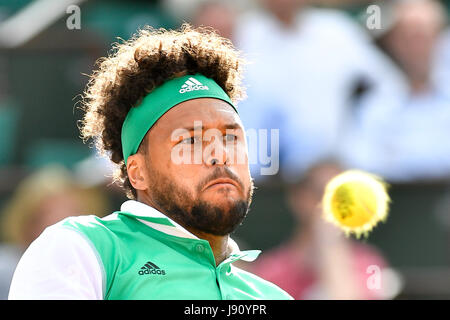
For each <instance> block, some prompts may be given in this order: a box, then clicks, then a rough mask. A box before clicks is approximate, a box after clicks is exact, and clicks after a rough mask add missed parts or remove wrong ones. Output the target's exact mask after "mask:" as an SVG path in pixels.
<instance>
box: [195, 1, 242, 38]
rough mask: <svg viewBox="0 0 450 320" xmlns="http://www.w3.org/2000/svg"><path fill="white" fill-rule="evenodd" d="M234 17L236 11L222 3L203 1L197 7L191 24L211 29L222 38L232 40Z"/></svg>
mask: <svg viewBox="0 0 450 320" xmlns="http://www.w3.org/2000/svg"><path fill="white" fill-rule="evenodd" d="M236 15H237V12H236V9H235V8H234V7H233V6H231V5H229V4H227V3H225V2H223V1H221V2H219V1H205V2H202V3H201V4H200V5H199V6H198V8H197V10H196V12H195V15H194V17H193V21H192V22H193V24H194V25H195V26H208V27H212V28H213V29H214V30H216V31H217V33H218V34H220V35H221V36H222V37H225V38H228V39H232V38H233V32H234V26H235V23H236V21H235V20H236Z"/></svg>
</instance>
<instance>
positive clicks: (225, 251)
mask: <svg viewBox="0 0 450 320" xmlns="http://www.w3.org/2000/svg"><path fill="white" fill-rule="evenodd" d="M186 229H187V230H188V231H189V232H191V233H192V234H194V235H196V236H197V237H198V238H200V239H203V240H206V241H208V242H209V245H210V246H211V249H212V252H213V255H214V260H215V261H216V266H218V265H219V264H220V263H221V262H222V261H224V260H225V259H226V258H228V256H229V255H230V254H231V249H230V246H229V245H228V239H229V236H228V235H225V236H216V235H212V234H210V233H206V232H203V231H199V230H195V229H193V228H189V227H186Z"/></svg>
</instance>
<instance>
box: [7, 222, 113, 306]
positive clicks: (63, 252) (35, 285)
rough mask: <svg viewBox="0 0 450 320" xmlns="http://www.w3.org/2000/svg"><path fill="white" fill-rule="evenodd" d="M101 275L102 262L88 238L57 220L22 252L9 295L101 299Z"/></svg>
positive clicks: (27, 297) (10, 297)
mask: <svg viewBox="0 0 450 320" xmlns="http://www.w3.org/2000/svg"><path fill="white" fill-rule="evenodd" d="M103 277H104V275H103V271H102V266H101V262H100V260H99V259H98V255H97V253H96V251H95V250H94V248H93V247H92V246H91V244H90V243H89V242H88V241H87V239H86V238H85V237H83V236H82V235H81V234H80V233H79V232H75V230H74V229H70V228H65V227H63V226H62V223H57V224H55V225H53V226H50V227H48V228H46V229H45V230H44V232H43V233H42V234H41V235H40V236H39V237H38V238H37V239H36V240H35V241H33V242H32V243H31V245H30V246H29V247H28V248H27V250H26V251H25V252H24V254H23V255H22V257H21V259H20V261H19V263H18V265H17V267H16V270H15V272H14V276H13V279H12V283H11V288H10V293H9V299H102V297H103Z"/></svg>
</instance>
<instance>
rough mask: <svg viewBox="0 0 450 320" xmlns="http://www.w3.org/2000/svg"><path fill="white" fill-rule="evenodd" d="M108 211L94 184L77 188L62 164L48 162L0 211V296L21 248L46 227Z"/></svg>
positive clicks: (11, 273)
mask: <svg viewBox="0 0 450 320" xmlns="http://www.w3.org/2000/svg"><path fill="white" fill-rule="evenodd" d="M107 212H109V203H108V200H107V199H106V198H105V196H104V194H103V193H102V192H101V191H99V189H97V188H95V187H90V188H84V187H80V186H79V185H78V184H76V183H75V180H74V177H73V176H72V174H71V173H70V172H69V171H67V170H66V169H65V168H64V167H61V166H59V165H49V166H47V167H44V168H42V169H40V170H39V171H37V172H34V173H32V174H31V175H30V176H29V177H27V178H26V179H25V180H24V181H23V182H22V183H21V184H20V185H19V186H18V188H17V190H16V191H15V193H14V195H13V197H12V198H11V200H10V201H9V203H7V205H6V206H5V208H4V209H3V212H2V214H1V218H2V221H1V224H0V227H1V235H2V240H3V241H4V244H3V245H2V246H1V247H0V257H1V260H2V264H1V265H0V268H1V270H2V271H3V272H2V273H1V276H0V286H1V287H0V299H6V298H7V294H8V291H9V284H10V280H11V278H12V275H13V272H14V269H15V267H16V264H17V262H18V259H19V258H20V256H21V255H22V253H23V251H24V250H25V249H26V248H27V247H28V246H29V245H30V244H31V242H33V241H34V240H35V239H36V238H37V237H38V236H39V235H40V234H41V232H42V231H43V230H44V229H45V228H46V227H48V226H50V225H52V224H54V223H56V222H58V221H60V220H62V219H64V218H66V217H69V216H77V215H80V214H96V215H99V216H102V215H104V214H106V213H107Z"/></svg>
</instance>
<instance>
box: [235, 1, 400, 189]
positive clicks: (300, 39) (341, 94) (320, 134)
mask: <svg viewBox="0 0 450 320" xmlns="http://www.w3.org/2000/svg"><path fill="white" fill-rule="evenodd" d="M260 3H261V5H262V6H263V8H264V10H253V11H249V12H248V13H246V14H243V15H240V16H239V19H238V20H237V23H236V26H235V28H234V29H235V32H234V35H233V40H234V42H235V44H236V45H237V46H238V47H239V48H240V49H241V50H242V51H243V52H244V54H245V56H246V58H247V60H249V61H250V64H249V65H248V66H247V67H246V68H247V73H246V75H245V76H246V78H245V82H246V86H247V87H248V90H247V94H248V99H247V100H245V101H243V102H242V103H240V105H239V110H240V114H241V118H242V121H243V123H244V125H245V127H246V128H247V129H249V128H253V129H259V128H261V129H279V139H280V141H279V149H280V168H281V173H282V178H284V179H285V180H286V181H287V182H291V181H295V179H297V178H298V177H299V176H300V175H302V174H303V173H304V172H305V171H306V170H307V169H308V168H309V167H310V166H312V165H313V164H314V163H315V162H316V161H318V160H319V159H321V158H324V157H328V156H335V155H336V154H337V147H338V146H339V144H338V143H339V141H340V138H341V132H342V130H343V128H345V126H346V125H347V122H348V121H349V117H350V112H351V111H352V106H353V105H354V104H355V103H356V101H358V100H359V99H360V98H361V97H362V96H365V95H368V94H370V95H375V96H378V95H383V96H386V95H389V94H390V93H391V92H396V91H397V90H398V87H402V86H403V85H404V84H403V78H402V77H401V75H400V74H399V73H398V70H396V68H395V67H394V65H393V64H392V63H391V62H390V61H389V59H387V58H386V57H385V56H384V55H383V54H382V53H381V52H380V51H379V50H377V48H376V47H375V46H374V45H373V43H372V42H371V39H370V37H369V36H368V35H367V34H366V32H365V31H364V30H363V29H362V28H360V27H359V25H357V23H356V22H354V21H353V20H352V19H351V18H350V17H348V16H347V15H346V14H345V13H343V12H342V11H338V10H334V9H321V8H313V7H311V6H310V5H308V1H306V0H260ZM269 150H270V149H269ZM250 156H251V155H250ZM250 162H251V163H257V162H258V159H250ZM251 171H252V176H253V177H254V178H255V179H256V180H258V179H263V178H265V177H264V176H261V175H260V165H259V164H256V165H252V166H251Z"/></svg>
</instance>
